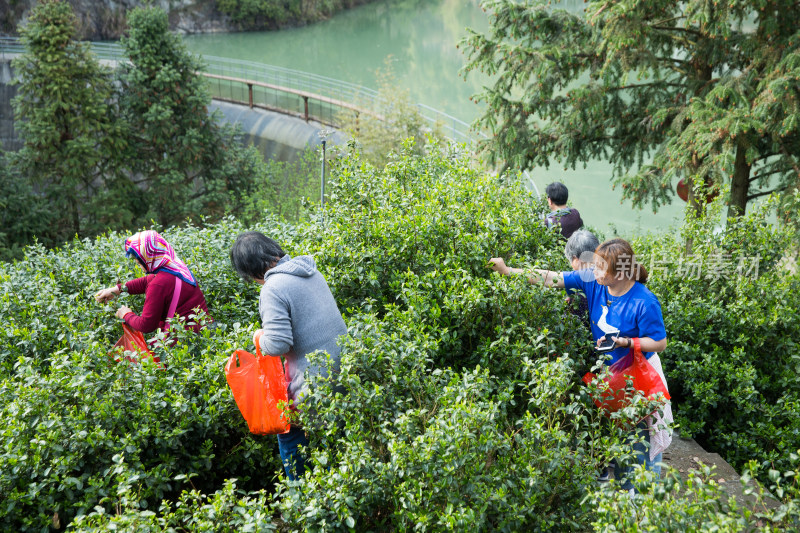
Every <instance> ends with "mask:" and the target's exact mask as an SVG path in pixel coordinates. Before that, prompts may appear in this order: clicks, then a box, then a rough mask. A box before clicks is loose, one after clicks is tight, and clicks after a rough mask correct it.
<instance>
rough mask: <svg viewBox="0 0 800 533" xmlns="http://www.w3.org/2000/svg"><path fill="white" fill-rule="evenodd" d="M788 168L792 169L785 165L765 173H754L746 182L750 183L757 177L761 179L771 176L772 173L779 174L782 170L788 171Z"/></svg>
mask: <svg viewBox="0 0 800 533" xmlns="http://www.w3.org/2000/svg"><path fill="white" fill-rule="evenodd" d="M790 170H792V169H791V166H790V167H786V168H779V169H777V170H773V171H772V172H766V173H761V174H756V175H755V176H753V177H752V178H749V179H748V180H747V181H748V182H750V183H752V182H754V181H756V180H758V179H761V178H766V177H767V176H772V175H773V174H781V173H783V172H789V171H790Z"/></svg>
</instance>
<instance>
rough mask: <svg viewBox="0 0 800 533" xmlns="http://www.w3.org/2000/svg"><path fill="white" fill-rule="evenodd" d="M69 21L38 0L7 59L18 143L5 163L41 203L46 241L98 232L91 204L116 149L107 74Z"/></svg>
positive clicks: (50, 2)
mask: <svg viewBox="0 0 800 533" xmlns="http://www.w3.org/2000/svg"><path fill="white" fill-rule="evenodd" d="M76 28H77V26H76V19H75V15H74V14H73V12H72V8H71V7H70V5H69V4H68V3H67V2H66V1H63V0H43V1H42V2H40V3H39V4H38V5H37V6H36V7H35V8H34V9H33V11H32V13H31V16H30V19H29V21H28V24H27V25H26V26H25V27H24V28H23V29H22V30H21V37H22V42H23V44H24V45H25V47H26V52H25V53H24V54H23V55H22V56H21V57H19V58H17V59H15V60H14V62H13V66H14V69H15V71H16V74H17V76H18V79H17V83H18V85H19V88H18V91H17V96H16V97H15V98H14V100H13V102H12V104H13V107H14V112H15V118H16V124H15V127H16V128H17V129H18V132H19V135H20V138H21V139H22V140H23V142H24V144H23V147H22V149H21V150H19V152H17V153H14V154H9V158H10V164H11V165H12V166H13V167H14V168H15V171H17V172H19V175H20V177H21V179H24V180H28V181H29V182H30V183H32V184H34V185H35V186H36V188H37V189H38V190H39V191H40V192H41V193H42V194H43V195H44V196H45V197H46V198H47V201H48V206H49V210H48V211H49V217H48V218H49V221H48V229H47V235H40V237H43V240H44V241H45V242H48V243H55V242H60V241H62V240H64V239H66V238H69V237H71V236H73V235H75V234H83V233H85V232H87V231H88V230H97V229H100V228H101V226H102V225H103V220H102V219H103V217H104V216H106V215H107V214H108V213H107V211H106V209H105V208H104V207H103V204H102V203H100V202H97V200H98V197H97V192H98V191H100V190H105V187H106V185H105V180H106V177H108V176H109V175H111V174H113V172H112V169H113V166H114V161H115V159H114V158H113V157H112V155H111V154H112V153H113V152H115V151H117V150H119V149H120V148H121V147H122V144H121V143H122V142H123V141H122V139H121V138H120V136H119V135H118V129H117V128H116V121H115V117H114V110H113V108H112V104H111V102H112V94H113V86H112V77H111V72H110V70H109V69H108V68H106V67H103V66H102V65H100V63H99V62H98V61H97V59H96V58H95V57H94V55H93V54H92V53H91V51H90V49H89V48H88V46H87V45H84V44H81V43H79V42H76V41H75V40H74V38H75V35H76Z"/></svg>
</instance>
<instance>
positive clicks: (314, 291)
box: [231, 231, 347, 480]
mask: <svg viewBox="0 0 800 533" xmlns="http://www.w3.org/2000/svg"><path fill="white" fill-rule="evenodd" d="M231 263H232V264H233V268H234V269H235V270H236V272H238V273H239V275H240V276H241V277H242V278H244V279H245V280H248V281H255V282H256V283H259V284H260V285H261V286H262V287H261V294H260V296H259V299H258V312H259V315H261V328H262V329H260V330H257V331H256V332H255V334H254V335H253V342H254V343H255V342H259V345H260V347H261V353H263V354H264V355H268V354H269V355H272V356H276V357H279V356H283V358H284V360H285V364H284V367H285V372H286V381H287V389H288V396H289V402H290V404H291V405H292V407H293V408H294V409H300V408H302V404H303V397H304V396H305V395H306V394H307V392H308V385H307V383H306V377H307V376H310V375H322V376H327V375H329V372H331V371H334V372H335V371H338V368H339V356H340V353H341V348H340V347H339V344H338V340H339V337H341V336H342V335H345V334H347V327H346V326H345V323H344V319H343V318H342V314H341V313H340V312H339V308H338V306H337V305H336V300H335V299H334V297H333V294H332V293H331V290H330V288H329V287H328V283H327V282H326V281H325V278H324V277H323V276H322V274H320V272H319V270H317V265H316V263H315V262H314V258H313V257H311V256H308V255H301V256H297V257H294V258H293V257H290V256H289V255H288V254H285V253H284V251H283V249H282V248H281V247H280V245H279V244H278V243H277V242H275V241H274V240H272V239H270V238H269V237H267V236H266V235H264V234H262V233H259V232H257V231H247V232H244V233H242V234H240V235H239V236H238V237H237V238H236V242H235V243H234V244H233V247H232V248H231ZM259 337H260V338H259ZM316 351H323V352H326V353H327V354H328V356H329V359H328V363H327V365H312V364H311V363H310V362H309V360H308V359H307V357H306V356H307V355H308V354H310V353H313V352H316ZM298 446H308V439H307V438H306V436H305V431H303V428H301V427H298V426H295V425H293V426H292V427H291V429H290V430H289V432H288V433H284V434H280V435H278V448H279V451H280V454H281V460H282V461H283V466H284V470H285V472H286V476H287V477H288V478H289V479H290V480H294V479H296V478H297V477H299V476H302V475H303V472H304V471H305V459H304V458H303V456H302V455H300V454H299V453H298V450H297V449H298Z"/></svg>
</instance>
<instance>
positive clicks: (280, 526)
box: [0, 145, 800, 532]
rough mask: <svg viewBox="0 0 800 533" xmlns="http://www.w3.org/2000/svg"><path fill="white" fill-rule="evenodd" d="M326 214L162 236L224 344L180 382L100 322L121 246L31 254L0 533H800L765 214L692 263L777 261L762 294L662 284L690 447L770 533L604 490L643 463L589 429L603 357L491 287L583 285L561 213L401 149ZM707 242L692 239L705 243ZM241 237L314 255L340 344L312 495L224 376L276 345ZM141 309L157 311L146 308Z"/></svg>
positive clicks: (741, 285)
mask: <svg viewBox="0 0 800 533" xmlns="http://www.w3.org/2000/svg"><path fill="white" fill-rule="evenodd" d="M329 198H330V202H329V203H328V204H327V205H326V206H325V208H324V211H320V210H317V211H315V212H314V213H313V216H312V218H311V221H309V222H306V223H301V224H298V225H294V226H289V225H285V224H282V223H280V222H278V221H276V220H272V219H269V218H265V219H264V220H263V221H262V222H260V223H258V224H256V225H255V226H248V227H244V225H243V224H242V223H240V222H237V221H236V220H235V219H233V218H229V219H225V220H223V221H222V222H219V223H217V224H213V225H208V226H206V227H194V226H189V227H169V228H154V229H157V230H158V231H160V232H161V233H162V234H163V235H164V236H165V237H166V238H167V239H168V240H169V241H170V242H171V243H172V244H173V245H174V247H175V248H176V251H177V253H178V255H179V256H180V257H181V258H182V259H183V260H184V261H185V262H186V263H187V264H188V265H189V267H190V268H191V269H192V270H193V272H194V274H195V276H196V277H197V278H198V280H199V283H200V285H201V287H202V288H203V290H204V292H205V294H206V298H207V301H208V304H209V309H210V312H211V314H212V315H213V319H214V320H215V321H216V323H217V325H218V327H217V328H215V329H206V330H204V331H203V333H202V334H201V335H199V336H195V335H192V334H187V333H181V334H179V335H177V337H178V342H177V343H176V344H175V345H173V346H160V347H158V349H157V351H158V354H159V355H160V356H161V358H162V360H164V361H166V363H167V367H166V369H165V370H159V369H157V368H156V367H154V366H153V365H151V364H144V365H141V366H138V365H131V364H128V363H114V362H113V361H111V360H110V359H109V357H108V356H107V352H108V350H109V348H110V346H111V345H112V344H113V343H114V342H115V341H116V339H117V338H118V337H119V335H120V334H121V328H120V325H119V323H118V321H117V320H116V319H114V317H113V312H112V311H113V309H114V307H105V308H103V307H102V306H98V305H97V304H95V303H94V300H93V298H92V295H93V294H94V293H95V292H96V291H97V290H98V289H100V288H102V287H105V286H108V285H109V284H110V283H115V282H117V281H118V280H120V281H121V280H126V279H129V278H131V277H133V276H135V275H136V271H135V269H134V265H133V264H132V263H131V262H128V261H127V260H126V259H125V258H124V254H123V252H122V243H123V240H124V238H125V236H126V235H124V234H117V233H115V234H108V235H102V236H99V237H97V238H96V239H94V240H82V241H77V240H76V241H73V242H70V243H67V244H65V245H64V246H63V247H62V248H60V249H57V250H45V249H44V248H42V247H30V248H28V249H27V251H26V256H25V257H24V258H23V259H21V260H19V261H18V262H16V263H14V264H2V265H0V372H2V382H0V406H1V407H0V409H2V419H3V422H4V423H3V425H2V428H0V523H2V524H4V528H7V529H8V530H10V531H48V530H60V529H64V528H66V529H68V530H73V531H107V530H109V529H112V528H113V529H116V530H123V531H137V532H138V531H273V530H279V531H298V530H303V531H408V530H420V531H464V530H466V529H467V528H470V529H472V530H475V531H538V530H553V531H588V530H593V529H595V530H606V531H647V530H651V531H668V530H671V531H683V530H692V529H700V528H703V529H704V528H706V527H717V528H718V530H721V531H738V530H746V529H748V528H751V527H752V524H756V523H757V519H758V520H761V525H762V527H763V528H765V529H769V528H775V529H776V530H777V529H781V528H785V527H787V526H788V525H796V524H797V519H798V516H799V512H800V511H799V510H798V507H797V503H798V502H800V499H799V498H798V494H799V493H798V490H797V487H796V485H795V480H794V474H787V475H786V476H784V474H783V471H784V470H786V471H789V470H794V469H795V468H796V467H797V465H796V463H797V457H796V456H794V455H791V452H793V451H796V450H797V449H798V447H800V437H799V436H798V432H797V430H796V428H798V427H800V426H798V423H797V415H796V412H797V409H795V406H796V405H797V402H798V400H800V396H798V385H797V379H796V378H797V376H796V372H797V368H796V366H797V358H798V357H800V353H798V352H797V350H796V344H793V343H794V342H795V341H794V340H793V339H797V338H798V336H797V333H798V331H797V330H798V328H800V325H798V318H797V317H796V313H795V312H793V310H794V311H796V309H797V308H798V304H800V302H798V298H800V297H798V294H800V291H798V289H800V279H798V278H797V276H796V275H795V276H790V275H787V274H785V273H784V272H783V271H782V270H781V268H780V266H778V259H779V258H780V257H781V256H782V254H783V252H784V251H785V248H786V243H787V242H791V241H790V239H792V238H794V237H793V234H791V233H790V231H793V230H792V229H791V228H789V227H786V228H785V229H780V230H777V229H775V228H773V227H772V226H768V225H765V224H763V223H762V222H761V221H762V220H763V213H760V214H759V213H754V214H752V215H750V216H749V218H747V219H743V220H742V221H741V223H740V225H739V226H736V228H738V229H734V230H732V231H731V232H728V233H724V234H720V235H717V236H716V237H714V239H715V240H713V242H712V241H703V242H707V243H708V244H707V245H702V246H698V250H697V254H698V257H706V256H707V255H708V256H710V255H711V254H714V253H717V252H719V251H720V250H724V251H725V252H726V253H733V254H735V253H737V252H742V253H744V252H746V253H747V254H750V253H751V252H758V253H759V254H761V258H762V264H763V266H762V268H761V271H760V273H759V276H758V277H755V278H752V279H750V280H749V281H748V280H747V279H746V278H744V277H736V276H730V277H724V278H722V277H721V278H720V279H719V280H717V281H715V282H714V283H716V285H715V284H713V283H712V284H710V285H709V284H705V285H703V284H702V283H701V282H697V283H693V282H689V283H686V282H685V281H684V280H682V279H681V278H680V277H677V274H674V273H672V272H670V271H668V270H665V271H664V272H663V273H661V274H656V275H654V281H653V284H652V288H653V290H654V291H655V292H656V294H657V295H658V297H659V298H660V299H661V302H662V306H663V307H664V315H665V318H666V320H667V331H668V335H669V336H670V343H671V344H670V347H669V348H668V350H667V352H666V353H665V354H664V356H663V360H664V361H665V367H666V368H667V373H668V375H669V378H670V379H671V384H672V385H673V387H674V388H675V390H676V396H677V398H678V400H679V402H680V404H679V405H678V406H677V408H678V414H679V416H680V418H681V420H682V424H684V425H685V426H686V427H687V428H689V429H691V430H692V431H695V432H696V433H697V434H698V435H700V436H703V435H717V437H715V438H716V440H712V439H711V438H709V439H708V440H709V441H713V442H714V443H715V444H717V445H718V446H720V448H721V449H725V450H730V452H731V454H732V456H733V457H734V459H737V458H742V460H741V461H739V464H740V465H744V463H745V462H746V460H747V459H749V458H755V459H756V462H754V463H751V464H750V465H749V468H750V469H752V470H753V472H754V474H755V475H759V476H761V479H763V480H764V481H765V482H766V484H767V487H768V488H769V487H772V488H773V489H774V490H776V491H780V493H779V495H780V496H781V497H782V498H784V501H785V505H784V506H783V507H782V508H781V509H780V510H779V511H778V512H777V513H772V514H769V513H766V512H765V513H763V514H762V515H761V516H756V515H755V514H754V511H751V510H749V509H743V508H741V507H739V506H737V504H736V503H735V502H732V501H727V500H724V499H722V495H721V492H720V491H719V488H718V486H716V484H715V482H714V480H713V476H712V475H711V473H706V474H705V475H697V476H694V477H693V478H692V479H691V480H690V481H689V482H688V483H687V482H686V481H685V480H683V481H682V480H679V479H678V478H677V477H674V476H673V475H672V474H668V475H667V477H666V479H665V481H663V482H662V483H659V484H652V483H648V482H647V480H646V479H645V478H646V476H645V475H643V476H642V482H641V486H640V488H641V491H642V494H641V495H640V496H638V497H637V499H636V500H635V502H633V501H631V500H630V499H629V498H628V497H627V495H626V494H625V495H623V494H619V493H617V492H616V491H614V490H613V487H612V488H604V487H602V486H600V485H598V484H597V483H596V481H595V475H596V472H597V469H598V467H600V466H601V465H604V464H606V463H607V462H608V461H609V459H610V458H612V457H624V456H625V454H626V450H627V449H628V447H627V446H625V444H624V438H625V435H626V433H627V432H626V431H625V429H623V428H624V427H625V425H626V423H627V422H629V421H628V420H627V418H626V417H635V416H637V413H636V412H635V411H636V409H635V408H630V409H628V410H626V411H625V412H624V413H621V415H620V416H619V417H618V418H615V420H613V421H612V420H610V419H609V418H608V417H606V416H604V415H603V414H602V413H600V412H599V411H598V409H597V408H596V407H595V406H594V404H593V402H592V401H591V392H590V391H589V390H587V388H586V387H584V386H583V385H582V384H581V382H580V376H581V375H582V373H583V372H584V371H586V370H588V369H589V368H590V367H592V366H593V365H594V364H595V363H596V357H595V356H594V355H593V352H592V351H591V350H590V349H589V343H590V337H589V334H588V332H587V331H585V330H584V329H583V327H582V326H581V324H580V322H579V321H578V320H577V319H575V318H574V317H573V316H572V315H571V314H570V313H569V312H568V310H567V309H566V307H565V305H566V304H565V302H564V295H563V293H562V292H560V291H556V290H547V289H541V288H538V287H531V286H529V285H528V284H527V283H526V282H525V280H524V279H521V277H517V278H511V279H509V278H501V277H499V276H496V275H492V274H491V272H490V270H488V269H487V268H486V260H487V258H489V257H493V256H503V257H508V258H510V261H513V262H514V264H530V265H536V266H547V267H549V268H553V269H567V268H568V267H569V265H568V263H567V261H566V259H565V258H564V256H563V243H562V242H561V241H560V240H559V239H558V237H557V236H556V234H555V233H554V232H548V231H546V230H544V229H543V228H542V227H541V225H540V224H539V222H538V221H539V218H540V217H541V215H542V214H543V213H544V211H545V209H546V206H544V205H543V204H542V203H541V202H539V201H538V200H537V199H535V198H533V197H531V196H530V194H529V193H528V192H526V191H525V189H524V188H523V187H522V186H521V185H520V184H519V183H518V182H517V181H516V180H515V179H513V178H506V177H503V178H498V177H496V176H492V175H490V174H487V173H486V172H485V171H482V170H479V169H476V168H475V167H474V165H473V164H472V163H471V161H470V160H469V159H468V158H467V157H466V156H465V155H464V154H461V153H459V152H458V151H454V150H453V149H443V148H442V149H440V150H439V151H436V153H433V154H431V155H428V156H416V155H413V152H412V150H411V146H409V145H406V146H405V148H404V150H403V151H401V153H400V154H399V155H396V156H394V157H393V159H392V160H391V161H390V162H389V164H388V165H387V166H386V167H385V168H383V169H376V168H374V167H372V166H370V165H369V164H367V163H365V162H362V160H361V159H360V158H359V156H358V154H350V155H349V156H347V157H344V158H342V159H341V160H340V161H338V162H337V164H336V166H335V168H334V169H333V173H332V183H331V189H330V196H329ZM709 216H713V213H712V214H711V215H709ZM759 217H761V218H759ZM706 223H708V224H711V223H712V222H705V221H701V222H698V223H697V224H695V225H694V226H691V225H690V226H687V228H685V230H684V231H685V232H686V235H689V234H691V235H695V236H699V235H704V234H705V230H706V229H707V228H706V227H705V226H703V224H706ZM246 229H256V230H260V231H263V232H264V233H266V234H268V235H270V236H272V237H273V238H275V239H277V240H278V241H280V242H281V243H282V244H283V245H284V248H285V249H286V250H287V251H288V253H290V254H292V255H299V254H311V255H313V256H314V257H315V259H316V261H317V264H318V265H319V267H320V270H321V271H322V273H323V274H324V275H325V277H326V279H327V280H328V282H329V284H330V286H331V289H332V291H333V293H334V296H335V297H336V299H337V301H338V303H339V307H340V309H341V310H342V311H343V314H344V316H345V320H346V322H347V326H348V331H349V334H348V336H347V337H346V338H344V339H343V340H342V342H343V346H344V349H343V354H342V357H343V359H342V368H341V372H340V373H339V374H338V375H336V376H334V378H333V379H334V381H332V382H327V381H317V382H315V383H313V384H312V387H313V394H312V396H311V397H310V399H309V401H308V405H309V407H310V409H309V410H308V411H307V412H305V413H303V414H302V415H301V422H302V423H303V424H304V425H305V427H306V428H307V432H308V434H309V437H310V439H311V442H312V447H313V451H312V453H311V462H312V463H313V464H314V465H315V467H314V469H313V471H311V472H309V473H307V475H306V476H305V478H304V479H303V480H302V481H300V482H298V483H291V482H288V481H287V480H286V479H285V478H284V477H283V475H282V474H281V471H282V469H281V467H280V464H279V459H278V452H277V445H276V441H275V438H274V437H270V436H255V435H252V434H250V433H249V432H248V431H247V426H246V424H245V422H244V420H243V419H242V418H241V415H240V414H239V412H238V410H237V408H236V405H235V403H234V401H233V398H232V397H231V394H230V391H229V390H228V387H227V384H226V382H225V377H224V374H223V366H224V364H225V362H226V360H227V358H228V357H229V356H230V354H231V353H232V352H233V351H234V349H236V348H249V349H252V345H250V343H251V342H252V341H251V337H252V332H253V330H254V329H256V328H257V327H259V325H258V317H257V298H258V290H257V289H258V287H257V286H255V285H252V286H250V285H246V284H244V283H243V282H242V281H241V280H239V279H238V278H237V277H236V276H235V274H234V272H233V270H232V268H231V267H230V263H229V258H228V252H229V249H230V246H231V244H232V243H233V240H234V239H235V237H236V235H237V234H238V233H239V232H241V231H244V230H246ZM696 240H697V241H698V242H699V239H696ZM682 242H683V241H682V240H681V238H675V239H672V238H669V237H663V238H661V237H659V238H658V239H656V238H648V239H642V240H641V241H639V242H637V243H635V245H634V248H635V249H637V250H641V251H642V253H643V254H646V257H645V256H644V255H643V257H645V259H644V260H643V262H644V263H645V264H647V258H648V257H650V256H654V257H656V256H657V257H661V256H660V255H658V254H666V253H678V250H679V249H680V246H681V245H682ZM126 298H127V302H126V303H127V304H128V305H130V306H131V307H133V308H134V309H140V307H141V303H142V302H141V300H140V298H139V297H132V296H127V297H126ZM117 303H118V302H117ZM188 319H190V320H207V319H208V318H207V317H202V316H201V317H188ZM754 320H755V321H754ZM767 333H769V336H768V337H767V336H766V335H767ZM248 345H250V346H248ZM767 358H769V360H768V361H766V360H764V359H767ZM776 379H778V380H781V381H779V382H777V383H776V382H775V381H774V380H776ZM682 405H685V406H687V408H686V409H682V407H681V406H682ZM745 409H749V410H750V411H746V412H745V413H744V414H743V415H742V416H738V415H735V414H734V415H731V411H737V410H738V411H737V412H742V410H745ZM626 421H627V422H626ZM760 461H764V462H765V463H764V465H765V467H766V468H764V467H762V465H761V464H757V463H759V462H760ZM770 468H772V469H773V472H774V473H773V472H770V471H769V469H770ZM778 469H780V472H779V471H778ZM634 503H635V505H636V510H635V511H634V508H633V507H632V505H633V504H634ZM665 520H666V521H668V522H669V523H666V522H664V521H665Z"/></svg>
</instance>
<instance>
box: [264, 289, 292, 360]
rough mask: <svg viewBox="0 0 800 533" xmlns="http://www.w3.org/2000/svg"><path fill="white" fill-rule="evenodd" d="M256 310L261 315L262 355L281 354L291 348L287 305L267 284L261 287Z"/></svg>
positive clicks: (289, 319)
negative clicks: (262, 331)
mask: <svg viewBox="0 0 800 533" xmlns="http://www.w3.org/2000/svg"><path fill="white" fill-rule="evenodd" d="M258 312H259V314H260V315H261V328H262V329H263V330H264V333H263V334H262V335H261V353H262V354H264V355H283V354H285V353H286V352H288V351H289V350H291V349H292V345H293V344H294V336H293V335H292V319H291V317H290V315H289V306H288V304H287V303H286V302H285V301H283V300H282V299H281V298H280V297H279V296H278V295H277V294H275V291H274V290H271V289H270V288H268V287H267V286H264V287H263V288H262V289H261V295H260V296H259V299H258Z"/></svg>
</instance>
